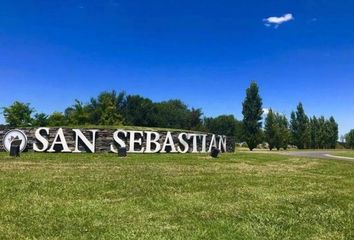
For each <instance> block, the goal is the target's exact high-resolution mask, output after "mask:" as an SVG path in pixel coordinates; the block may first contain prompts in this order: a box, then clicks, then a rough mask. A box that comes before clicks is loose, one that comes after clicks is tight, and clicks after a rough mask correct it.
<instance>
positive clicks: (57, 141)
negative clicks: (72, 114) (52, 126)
mask: <svg viewBox="0 0 354 240" xmlns="http://www.w3.org/2000/svg"><path fill="white" fill-rule="evenodd" d="M55 145H61V146H62V147H63V150H61V152H71V150H70V149H69V147H68V144H67V143H66V139H65V136H64V132H63V129H62V128H59V129H58V132H57V134H56V135H55V138H54V141H53V143H52V146H51V147H50V149H49V150H48V152H55V150H54V147H55Z"/></svg>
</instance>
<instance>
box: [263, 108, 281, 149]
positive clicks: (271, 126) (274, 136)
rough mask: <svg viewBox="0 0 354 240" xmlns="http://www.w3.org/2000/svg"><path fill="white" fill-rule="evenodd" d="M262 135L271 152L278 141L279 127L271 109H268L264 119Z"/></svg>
mask: <svg viewBox="0 0 354 240" xmlns="http://www.w3.org/2000/svg"><path fill="white" fill-rule="evenodd" d="M264 135H265V140H266V141H267V143H268V145H269V150H270V151H272V149H273V148H274V147H275V146H276V145H277V142H278V141H279V127H278V124H277V122H276V120H275V115H274V113H273V110H272V109H269V112H268V114H267V117H266V119H265V123H264Z"/></svg>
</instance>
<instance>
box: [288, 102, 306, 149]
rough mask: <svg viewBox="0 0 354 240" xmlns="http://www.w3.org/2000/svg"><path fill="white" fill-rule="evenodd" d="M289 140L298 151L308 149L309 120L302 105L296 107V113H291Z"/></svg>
mask: <svg viewBox="0 0 354 240" xmlns="http://www.w3.org/2000/svg"><path fill="white" fill-rule="evenodd" d="M290 123H291V138H292V142H293V144H294V145H295V146H297V148H298V149H304V148H305V147H309V139H310V138H309V136H310V135H309V131H308V124H309V119H308V117H307V116H306V114H305V111H304V108H303V106H302V103H299V105H298V106H297V110H296V112H292V113H291V122H290Z"/></svg>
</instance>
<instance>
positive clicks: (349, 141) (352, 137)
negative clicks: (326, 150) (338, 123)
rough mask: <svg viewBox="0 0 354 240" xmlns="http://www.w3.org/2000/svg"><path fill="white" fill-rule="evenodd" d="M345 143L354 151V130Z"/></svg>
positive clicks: (348, 134)
mask: <svg viewBox="0 0 354 240" xmlns="http://www.w3.org/2000/svg"><path fill="white" fill-rule="evenodd" d="M345 141H346V145H347V147H348V148H351V149H354V129H352V130H350V132H349V133H347V134H346V135H345Z"/></svg>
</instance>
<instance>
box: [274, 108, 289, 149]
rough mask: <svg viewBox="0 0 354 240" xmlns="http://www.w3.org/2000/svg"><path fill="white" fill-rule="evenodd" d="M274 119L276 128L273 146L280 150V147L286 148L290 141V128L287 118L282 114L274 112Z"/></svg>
mask: <svg viewBox="0 0 354 240" xmlns="http://www.w3.org/2000/svg"><path fill="white" fill-rule="evenodd" d="M275 121H276V124H277V125H276V126H277V128H278V131H277V133H278V134H277V137H276V144H275V147H276V148H277V149H278V150H280V148H283V149H284V150H286V149H287V148H288V145H289V143H290V130H289V122H288V119H287V118H286V116H284V115H281V114H276V115H275Z"/></svg>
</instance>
